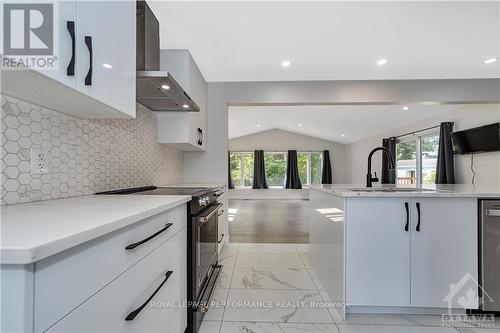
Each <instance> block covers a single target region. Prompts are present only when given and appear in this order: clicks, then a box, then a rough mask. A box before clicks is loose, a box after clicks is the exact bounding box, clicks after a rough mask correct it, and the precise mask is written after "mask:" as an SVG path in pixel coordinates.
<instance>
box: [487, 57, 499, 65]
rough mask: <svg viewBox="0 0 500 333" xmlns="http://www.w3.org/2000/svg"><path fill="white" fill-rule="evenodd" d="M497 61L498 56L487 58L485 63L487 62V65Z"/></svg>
mask: <svg viewBox="0 0 500 333" xmlns="http://www.w3.org/2000/svg"><path fill="white" fill-rule="evenodd" d="M495 61H497V58H496V57H495V58H489V59H486V60H485V61H484V64H485V65H487V64H491V63H493V62H495Z"/></svg>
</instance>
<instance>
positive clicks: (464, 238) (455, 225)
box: [411, 198, 478, 309]
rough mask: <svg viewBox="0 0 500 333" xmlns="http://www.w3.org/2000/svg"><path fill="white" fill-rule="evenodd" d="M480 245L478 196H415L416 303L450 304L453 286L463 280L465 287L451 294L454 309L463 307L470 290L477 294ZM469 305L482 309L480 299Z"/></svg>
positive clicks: (413, 263) (413, 283)
mask: <svg viewBox="0 0 500 333" xmlns="http://www.w3.org/2000/svg"><path fill="white" fill-rule="evenodd" d="M419 210H420V213H419ZM419 215H420V218H419ZM419 221H420V224H419ZM477 244H478V240H477V200H476V199H475V198H452V199H448V198H432V199H431V198H421V199H415V200H414V201H413V202H412V230H411V272H412V274H411V304H412V306H417V307H433V308H446V307H448V302H447V300H448V299H447V298H446V296H448V294H449V293H450V291H451V290H450V286H451V285H452V284H457V285H460V283H461V282H462V279H464V280H463V281H464V282H466V285H464V286H463V290H459V294H457V295H450V296H452V297H450V302H451V305H452V307H453V308H461V307H462V306H461V305H460V304H458V303H457V302H458V301H459V300H460V297H461V296H466V293H465V292H467V291H468V290H469V289H470V290H472V291H474V293H477V291H478V290H477V284H475V282H474V281H478V262H477V260H478V259H477ZM476 295H477V294H476ZM472 299H474V298H472ZM469 308H474V309H477V308H478V304H477V299H476V302H475V303H474V305H473V306H470V307H469Z"/></svg>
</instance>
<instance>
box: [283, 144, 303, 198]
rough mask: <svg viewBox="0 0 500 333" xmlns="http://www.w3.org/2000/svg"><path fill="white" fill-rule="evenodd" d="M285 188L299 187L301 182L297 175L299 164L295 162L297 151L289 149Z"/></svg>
mask: <svg viewBox="0 0 500 333" xmlns="http://www.w3.org/2000/svg"><path fill="white" fill-rule="evenodd" d="M285 188H291V189H301V188H302V183H301V182H300V176H299V165H298V163H297V151H296V150H289V151H288V159H287V162H286V181H285Z"/></svg>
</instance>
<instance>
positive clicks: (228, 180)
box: [227, 152, 234, 190]
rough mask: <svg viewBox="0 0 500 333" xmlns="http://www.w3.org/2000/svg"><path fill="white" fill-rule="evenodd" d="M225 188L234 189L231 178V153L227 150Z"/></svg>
mask: <svg viewBox="0 0 500 333" xmlns="http://www.w3.org/2000/svg"><path fill="white" fill-rule="evenodd" d="M227 188H228V189H230V190H232V189H234V184H233V179H232V178H231V154H230V153H229V152H227Z"/></svg>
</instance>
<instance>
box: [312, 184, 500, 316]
mask: <svg viewBox="0 0 500 333" xmlns="http://www.w3.org/2000/svg"><path fill="white" fill-rule="evenodd" d="M499 197H500V189H483V188H482V189H478V188H473V187H471V186H467V185H444V186H437V187H436V186H434V185H433V186H428V187H425V188H422V187H419V188H408V187H399V188H397V187H394V186H390V187H387V186H384V187H378V188H377V187H376V188H364V187H362V186H353V185H322V186H313V187H311V191H310V227H309V244H310V246H309V253H308V255H309V263H310V265H311V268H312V270H313V272H314V274H315V279H316V280H317V282H318V284H319V285H320V288H321V291H322V292H323V294H324V297H325V298H326V300H328V301H331V302H334V303H337V307H336V308H335V309H334V311H333V312H334V313H335V314H336V315H337V316H338V317H339V319H341V320H344V319H345V315H346V312H347V313H408V314H415V313H419V314H436V313H438V314H441V313H447V312H448V309H452V310H453V311H454V313H455V312H456V311H461V312H463V311H464V304H465V305H466V306H465V308H468V309H477V308H478V306H479V304H478V303H479V301H478V299H477V297H469V298H467V297H466V298H465V299H464V297H461V296H464V295H467V292H469V295H471V293H470V291H472V292H474V295H473V296H476V295H477V292H478V285H477V281H478V199H481V198H499ZM451 284H455V287H457V286H458V287H460V288H458V287H457V288H450V285H451ZM459 289H460V290H459ZM461 289H464V290H461Z"/></svg>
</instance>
